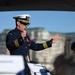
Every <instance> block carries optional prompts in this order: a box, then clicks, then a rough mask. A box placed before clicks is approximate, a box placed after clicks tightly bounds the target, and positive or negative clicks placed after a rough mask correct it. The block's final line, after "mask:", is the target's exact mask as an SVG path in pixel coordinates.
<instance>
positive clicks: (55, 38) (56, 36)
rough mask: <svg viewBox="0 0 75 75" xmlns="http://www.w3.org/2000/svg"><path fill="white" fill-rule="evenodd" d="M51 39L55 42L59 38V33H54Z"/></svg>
mask: <svg viewBox="0 0 75 75" xmlns="http://www.w3.org/2000/svg"><path fill="white" fill-rule="evenodd" d="M52 39H53V41H52V43H54V42H56V41H57V40H58V39H59V34H56V35H55V36H54V37H53V38H52Z"/></svg>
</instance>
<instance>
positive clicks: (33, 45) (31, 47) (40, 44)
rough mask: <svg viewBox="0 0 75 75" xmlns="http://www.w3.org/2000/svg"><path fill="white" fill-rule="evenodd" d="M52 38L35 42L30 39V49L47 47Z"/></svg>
mask: <svg viewBox="0 0 75 75" xmlns="http://www.w3.org/2000/svg"><path fill="white" fill-rule="evenodd" d="M52 40H53V39H51V40H49V41H46V42H44V43H35V42H33V41H31V46H30V49H32V50H35V51H40V50H43V49H46V48H49V47H52Z"/></svg>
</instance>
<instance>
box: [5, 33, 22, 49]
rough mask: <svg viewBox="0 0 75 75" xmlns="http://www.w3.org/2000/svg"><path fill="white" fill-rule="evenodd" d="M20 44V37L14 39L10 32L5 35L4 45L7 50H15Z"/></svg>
mask: <svg viewBox="0 0 75 75" xmlns="http://www.w3.org/2000/svg"><path fill="white" fill-rule="evenodd" d="M22 44H23V40H22V38H21V37H19V38H17V39H15V40H14V35H13V34H12V33H9V34H8V35H7V36H6V47H7V48H8V49H9V50H12V49H13V50H15V49H17V48H19V47H20V46H21V45H22Z"/></svg>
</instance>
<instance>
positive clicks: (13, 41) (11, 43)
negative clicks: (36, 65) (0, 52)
mask: <svg viewBox="0 0 75 75" xmlns="http://www.w3.org/2000/svg"><path fill="white" fill-rule="evenodd" d="M51 46H52V40H49V41H46V42H44V43H35V42H33V41H32V40H30V37H29V36H28V35H27V36H26V37H25V39H24V40H22V38H21V31H20V30H18V29H17V28H15V29H14V30H11V31H10V32H9V33H8V34H7V36H6V47H7V48H8V50H9V51H10V54H11V55H22V56H23V57H24V60H25V61H26V59H25V57H26V56H27V55H29V49H31V50H35V51H40V50H43V49H46V48H49V47H51Z"/></svg>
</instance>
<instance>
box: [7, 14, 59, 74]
mask: <svg viewBox="0 0 75 75" xmlns="http://www.w3.org/2000/svg"><path fill="white" fill-rule="evenodd" d="M13 18H14V19H15V21H16V28H15V29H14V30H11V31H10V32H9V33H8V34H7V36H6V47H7V48H8V50H9V51H10V54H11V55H22V56H23V57H24V61H25V72H26V74H28V71H29V70H28V66H27V62H30V59H29V57H30V56H29V50H30V49H32V50H35V51H40V50H43V49H46V48H49V47H52V44H53V43H55V42H56V41H57V40H58V39H59V34H56V35H55V36H54V37H53V38H52V39H51V40H49V41H46V42H44V43H35V42H33V41H32V40H31V39H30V37H29V36H28V34H27V33H26V30H27V27H28V26H29V25H30V18H31V16H30V15H28V14H23V15H18V16H15V17H13Z"/></svg>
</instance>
